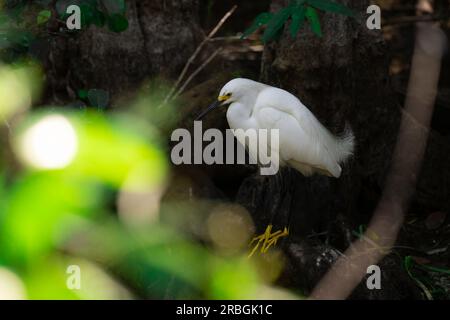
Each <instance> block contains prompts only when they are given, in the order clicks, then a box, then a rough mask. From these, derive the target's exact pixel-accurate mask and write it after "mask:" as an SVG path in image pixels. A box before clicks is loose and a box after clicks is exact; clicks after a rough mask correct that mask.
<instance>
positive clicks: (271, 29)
mask: <svg viewBox="0 0 450 320" xmlns="http://www.w3.org/2000/svg"><path fill="white" fill-rule="evenodd" d="M294 9H295V6H293V5H289V6H287V7H286V8H283V9H281V10H280V11H278V12H277V13H276V14H275V16H274V17H273V18H272V19H271V20H270V21H269V23H268V24H267V29H266V31H265V32H264V35H263V39H262V40H263V42H264V43H267V42H269V41H270V40H272V39H274V38H275V37H276V36H277V34H279V32H280V30H282V28H283V26H284V24H285V23H286V21H287V20H288V19H289V17H290V16H291V14H292V13H293V11H294Z"/></svg>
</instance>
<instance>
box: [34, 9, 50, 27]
mask: <svg viewBox="0 0 450 320" xmlns="http://www.w3.org/2000/svg"><path fill="white" fill-rule="evenodd" d="M51 16H52V12H51V11H50V10H42V11H41V12H39V14H38V16H37V18H36V21H37V24H38V25H41V24H44V23H46V22H47V21H48V20H49V19H50V18H51Z"/></svg>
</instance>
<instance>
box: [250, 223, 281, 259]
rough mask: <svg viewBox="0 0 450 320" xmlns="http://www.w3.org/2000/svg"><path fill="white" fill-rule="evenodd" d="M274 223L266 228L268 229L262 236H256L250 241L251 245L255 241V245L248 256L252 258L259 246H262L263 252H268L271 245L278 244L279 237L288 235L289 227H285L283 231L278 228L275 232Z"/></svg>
mask: <svg viewBox="0 0 450 320" xmlns="http://www.w3.org/2000/svg"><path fill="white" fill-rule="evenodd" d="M272 227H273V226H272V225H271V224H270V225H268V226H267V228H266V231H264V233H263V234H262V235H260V236H257V237H254V238H253V239H252V241H251V242H250V246H251V245H253V244H254V243H255V242H256V244H255V246H254V247H253V250H252V251H251V252H250V254H249V255H248V257H249V258H250V257H251V256H253V255H254V254H255V252H256V251H257V250H258V248H259V247H260V246H261V249H260V251H261V253H266V252H267V250H269V249H270V247H272V246H274V245H276V244H277V241H278V239H280V238H283V237H287V236H288V235H289V229H288V228H284V230H283V231H281V230H278V231H276V232H274V233H272Z"/></svg>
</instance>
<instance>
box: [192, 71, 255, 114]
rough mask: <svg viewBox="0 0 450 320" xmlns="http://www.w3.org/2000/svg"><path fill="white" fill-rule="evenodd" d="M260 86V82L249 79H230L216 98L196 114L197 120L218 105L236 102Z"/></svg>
mask: <svg viewBox="0 0 450 320" xmlns="http://www.w3.org/2000/svg"><path fill="white" fill-rule="evenodd" d="M261 86H263V85H262V84H261V83H258V82H256V81H253V80H249V79H243V78H238V79H233V80H231V81H230V82H228V83H227V84H226V85H225V86H224V87H223V88H222V90H220V94H219V96H218V97H217V100H216V101H215V102H214V103H213V104H212V105H210V106H209V107H208V108H207V109H206V110H205V111H203V112H202V113H201V114H200V115H199V116H198V118H197V120H200V119H201V118H203V117H204V116H205V115H206V114H207V113H209V112H210V111H212V110H214V109H216V108H218V107H220V106H225V105H229V104H231V103H233V102H237V101H239V100H240V99H242V98H244V97H245V96H246V95H249V94H251V93H252V92H255V90H260V89H261Z"/></svg>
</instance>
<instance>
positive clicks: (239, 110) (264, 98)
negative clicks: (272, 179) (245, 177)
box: [199, 78, 354, 178]
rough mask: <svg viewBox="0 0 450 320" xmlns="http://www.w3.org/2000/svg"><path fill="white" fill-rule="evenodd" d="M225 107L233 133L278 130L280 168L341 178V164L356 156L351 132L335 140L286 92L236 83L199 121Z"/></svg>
mask: <svg viewBox="0 0 450 320" xmlns="http://www.w3.org/2000/svg"><path fill="white" fill-rule="evenodd" d="M224 105H230V106H229V108H228V111H227V120H228V124H229V125H230V128H232V129H244V130H248V129H266V130H271V129H278V130H279V137H280V140H279V150H276V151H278V152H279V160H280V165H287V166H290V167H292V168H294V169H296V170H298V171H300V172H301V173H302V174H303V175H305V176H311V175H313V174H314V173H318V174H323V175H327V176H331V177H335V178H339V177H340V175H341V172H342V168H341V166H340V164H341V163H342V162H344V161H345V160H346V159H347V158H348V157H349V156H350V155H352V153H353V148H354V136H353V133H352V131H351V130H350V129H349V128H347V129H346V131H345V133H344V134H343V135H342V136H341V137H336V136H334V135H333V134H332V133H331V132H329V131H328V130H327V129H326V128H325V127H324V126H323V125H322V124H321V123H320V122H319V120H317V118H316V117H315V116H314V114H313V113H312V112H311V111H310V110H309V109H308V108H307V107H306V106H305V105H303V104H302V103H301V101H300V100H299V99H298V98H296V97H295V96H294V95H292V94H291V93H289V92H287V91H285V90H282V89H279V88H275V87H271V86H268V85H265V84H262V83H259V82H256V81H253V80H249V79H242V78H238V79H234V80H231V81H230V82H228V83H227V84H226V85H225V86H224V87H223V88H222V90H221V91H220V95H219V97H218V100H217V101H216V102H215V103H214V104H213V105H211V106H210V107H209V108H208V109H207V110H205V111H204V112H203V113H202V114H201V115H200V116H199V118H202V117H203V116H205V115H206V114H207V113H208V112H210V111H212V110H213V109H215V108H217V107H220V106H224ZM237 138H238V140H239V141H240V142H241V143H245V141H242V139H240V137H237ZM247 147H248V146H247ZM268 149H269V150H270V149H271V147H270V146H269V147H268ZM248 151H249V153H250V156H252V157H257V151H255V150H248Z"/></svg>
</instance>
